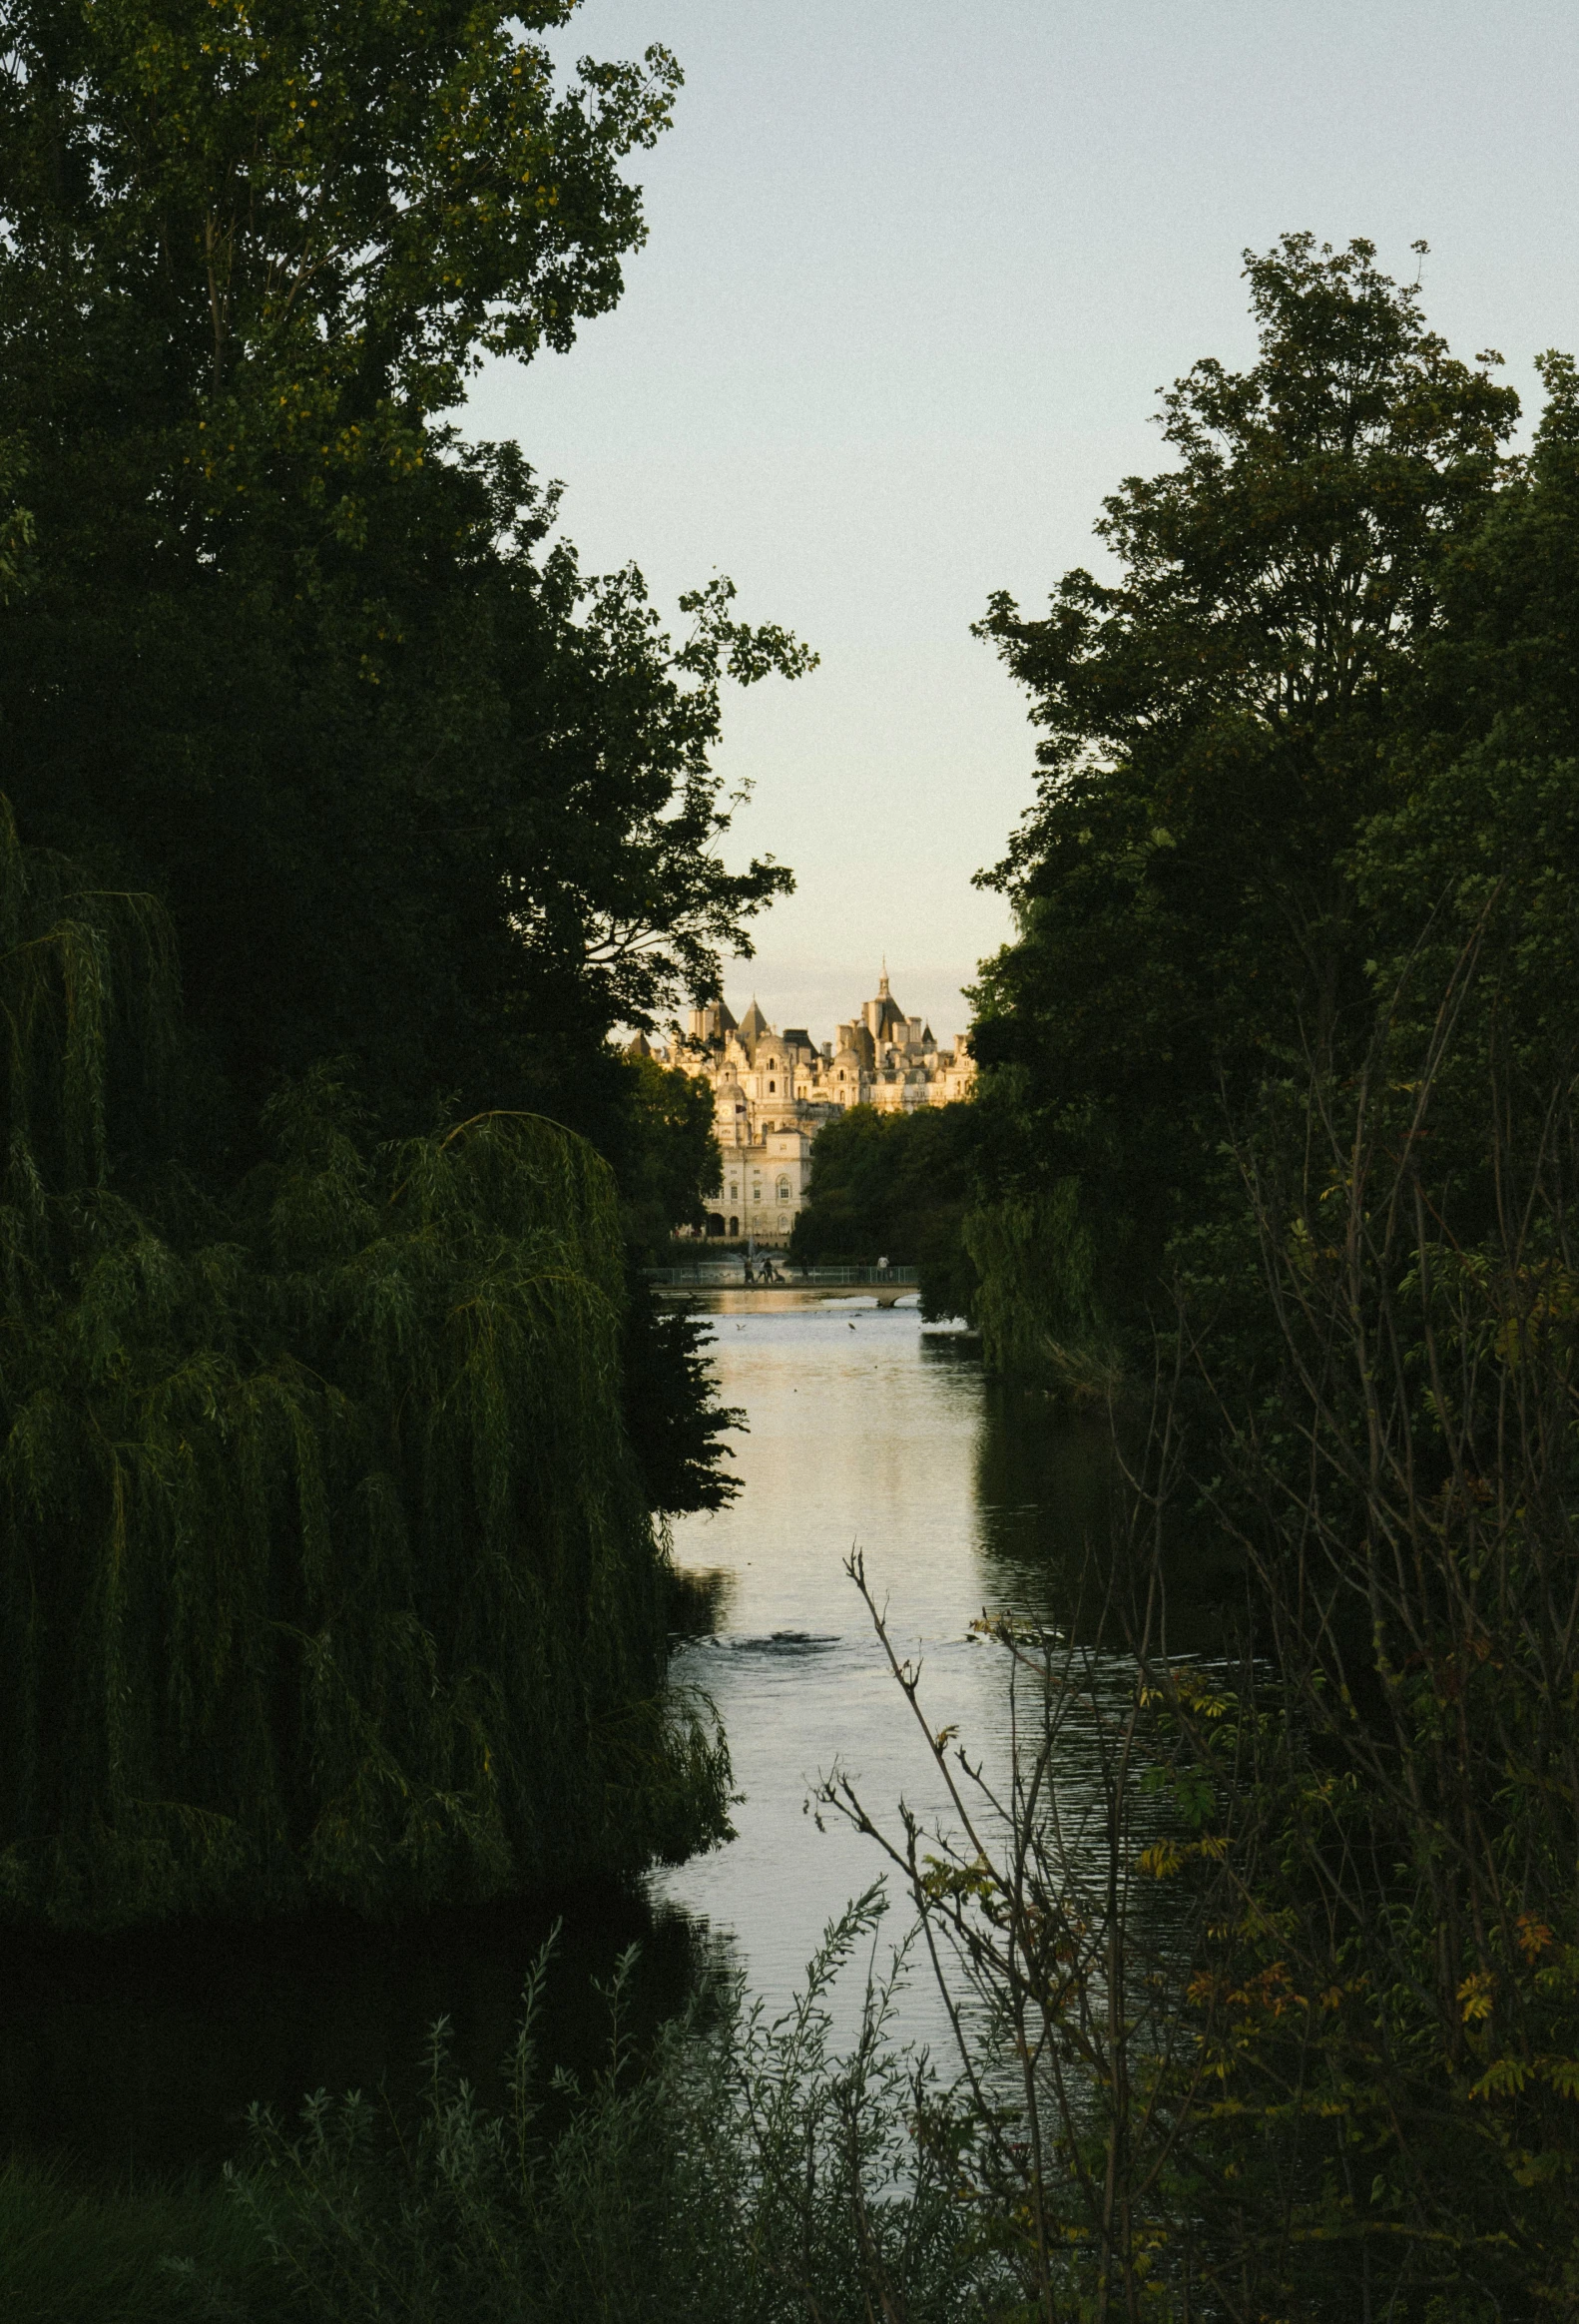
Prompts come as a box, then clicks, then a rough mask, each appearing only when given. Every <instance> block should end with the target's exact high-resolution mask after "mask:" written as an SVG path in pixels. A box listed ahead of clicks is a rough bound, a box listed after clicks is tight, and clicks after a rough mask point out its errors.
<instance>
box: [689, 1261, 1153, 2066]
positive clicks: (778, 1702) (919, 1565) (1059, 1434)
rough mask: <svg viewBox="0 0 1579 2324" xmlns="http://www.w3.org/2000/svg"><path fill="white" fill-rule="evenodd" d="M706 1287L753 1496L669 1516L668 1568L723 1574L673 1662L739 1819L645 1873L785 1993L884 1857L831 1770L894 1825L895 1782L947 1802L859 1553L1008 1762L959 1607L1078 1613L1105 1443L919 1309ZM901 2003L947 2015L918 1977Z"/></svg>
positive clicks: (928, 1681)
mask: <svg viewBox="0 0 1579 2324" xmlns="http://www.w3.org/2000/svg"><path fill="white" fill-rule="evenodd" d="M710 1305H711V1307H712V1310H713V1312H714V1315H715V1325H714V1329H715V1335H716V1346H717V1352H718V1362H719V1369H720V1375H721V1386H722V1390H723V1394H724V1398H725V1401H726V1402H727V1403H729V1404H732V1405H737V1406H740V1407H743V1408H744V1409H745V1411H746V1412H747V1414H748V1416H749V1419H750V1434H749V1435H747V1436H746V1437H745V1438H744V1439H742V1440H740V1441H739V1443H738V1457H737V1466H738V1471H739V1474H740V1476H741V1478H742V1482H743V1485H744V1490H743V1491H742V1493H741V1495H740V1498H739V1499H738V1500H737V1501H736V1502H735V1503H734V1504H733V1505H732V1506H731V1507H730V1508H728V1509H726V1510H722V1511H719V1512H718V1513H716V1514H713V1515H708V1516H698V1517H692V1518H688V1519H686V1520H685V1521H684V1522H683V1523H681V1524H680V1525H679V1526H677V1528H676V1539H675V1550H676V1558H677V1562H678V1563H679V1564H680V1565H681V1567H682V1568H683V1569H684V1570H685V1571H686V1572H687V1573H689V1574H693V1575H695V1576H697V1577H698V1578H699V1579H705V1580H707V1581H708V1582H710V1583H711V1589H710V1591H709V1595H710V1597H711V1599H712V1601H713V1603H714V1605H715V1606H716V1608H717V1614H716V1628H715V1630H714V1633H713V1635H712V1636H711V1637H708V1638H705V1639H702V1640H699V1641H697V1642H696V1643H695V1644H693V1645H692V1646H690V1647H689V1648H688V1649H687V1650H686V1652H685V1653H684V1654H683V1655H682V1657H681V1658H680V1660H679V1663H678V1671H679V1674H680V1675H681V1676H683V1677H686V1678H690V1679H693V1680H695V1681H696V1682H697V1683H699V1684H701V1685H703V1686H704V1687H706V1689H707V1691H708V1692H709V1693H710V1694H711V1695H712V1697H713V1699H714V1701H715V1702H716V1703H717V1704H718V1706H719V1709H720V1711H721V1712H722V1713H723V1716H724V1723H725V1727H726V1730H727V1732H728V1735H729V1739H730V1749H731V1753H732V1755H733V1759H734V1766H735V1776H736V1781H737V1784H738V1786H739V1788H740V1790H741V1791H742V1793H743V1794H744V1798H743V1800H742V1802H741V1804H740V1805H739V1807H738V1808H737V1810H736V1813H735V1822H736V1827H737V1835H738V1836H737V1838H736V1839H735V1840H734V1841H732V1842H731V1843H730V1844H729V1845H728V1846H726V1847H725V1848H722V1849H720V1850H718V1851H716V1852H715V1853H714V1854H712V1855H711V1856H708V1857H703V1858H700V1859H697V1860H695V1861H693V1862H692V1863H690V1864H688V1865H684V1866H681V1867H680V1868H679V1869H678V1870H676V1871H674V1872H672V1873H669V1874H667V1875H665V1876H664V1877H663V1878H662V1879H661V1880H660V1881H658V1882H655V1884H654V1893H655V1895H656V1896H657V1897H659V1898H660V1899H661V1900H662V1901H663V1903H665V1904H666V1905H668V1906H670V1907H676V1908H679V1909H680V1910H682V1911H683V1912H684V1913H685V1914H686V1915H687V1917H688V1918H690V1919H691V1920H693V1921H695V1922H699V1923H702V1924H704V1925H706V1927H707V1928H708V1929H709V1930H711V1931H716V1932H727V1933H728V1937H729V1948H728V1950H729V1953H730V1955H731V1957H732V1958H733V1959H734V1960H735V1961H736V1962H737V1963H738V1965H739V1966H740V1967H741V1968H742V1969H743V1970H744V1971H745V1973H746V1976H747V1979H748V1982H749V1984H750V1985H751V1987H752V1989H753V1990H754V1991H755V1992H758V1993H761V1994H763V1995H764V1996H765V1997H766V1998H767V1999H768V2000H769V2002H770V2004H773V2003H777V2002H779V2001H782V2000H783V1999H784V1998H785V1997H787V1996H788V1994H789V1991H790V1990H791V1989H792V1987H793V1986H794V1984H795V1982H796V1980H797V1979H798V1977H799V1974H800V1971H801V1969H802V1967H803V1965H804V1963H805V1961H806V1959H807V1957H808V1955H809V1954H810V1953H811V1951H812V1949H813V1948H814V1946H815V1944H816V1941H817V1938H818V1936H819V1935H820V1933H821V1931H822V1929H823V1927H824V1925H825V1924H826V1922H827V1921H828V1920H829V1919H830V1918H831V1917H833V1916H834V1915H836V1914H837V1913H838V1912H839V1911H840V1910H841V1908H842V1907H843V1906H844V1904H845V1903H846V1902H847V1901H848V1900H849V1899H850V1898H851V1897H853V1896H856V1895H858V1894H859V1893H860V1892H861V1891H862V1890H863V1889H864V1888H866V1887H867V1886H868V1885H869V1883H870V1882H871V1881H872V1880H873V1878H874V1877H876V1875H877V1874H878V1873H879V1872H881V1871H882V1869H883V1863H882V1858H881V1856H880V1853H879V1852H878V1851H877V1849H876V1847H875V1846H874V1844H873V1843H872V1842H871V1841H870V1840H869V1839H866V1838H863V1837H861V1836H860V1835H858V1834H857V1833H855V1832H854V1831H852V1830H851V1829H850V1828H849V1827H848V1826H847V1825H845V1824H842V1823H841V1822H840V1821H839V1820H838V1819H837V1818H836V1817H833V1816H830V1815H828V1813H827V1812H826V1811H824V1812H823V1813H822V1815H821V1818H820V1822H819V1821H818V1819H817V1817H816V1816H815V1814H814V1813H812V1812H808V1805H807V1803H808V1800H809V1798H810V1796H811V1794H812V1793H813V1792H814V1790H815V1788H816V1786H817V1784H818V1782H819V1780H820V1779H822V1778H825V1777H827V1776H829V1775H832V1774H834V1773H838V1774H841V1775H843V1776H845V1777H847V1778H848V1780H849V1781H850V1782H851V1784H852V1785H853V1786H854V1787H855V1788H856V1790H857V1791H858V1793H859V1795H860V1797H861V1799H862V1801H863V1802H864V1803H865V1804H866V1805H867V1807H868V1808H869V1809H870V1810H871V1811H872V1813H873V1814H874V1816H875V1818H876V1820H877V1821H879V1822H880V1823H883V1824H886V1825H892V1824H893V1823H894V1822H895V1820H896V1819H895V1817H894V1809H895V1807H896V1805H897V1802H898V1800H899V1799H900V1797H901V1796H902V1797H904V1798H905V1799H906V1800H907V1801H908V1802H909V1803H910V1805H911V1806H912V1807H913V1808H915V1809H917V1810H918V1811H919V1812H921V1813H923V1814H925V1815H935V1814H937V1813H939V1812H940V1811H941V1810H942V1809H943V1807H944V1805H945V1803H944V1801H943V1799H942V1798H941V1797H940V1796H939V1795H940V1786H939V1782H938V1778H937V1773H936V1769H935V1766H934V1764H933V1762H932V1760H931V1757H930V1755H929V1753H928V1751H927V1749H926V1745H925V1741H924V1738H923V1737H922V1736H921V1735H920V1733H919V1731H918V1729H917V1727H916V1724H915V1721H914V1717H913V1714H912V1713H911V1711H910V1709H909V1706H908V1705H907V1703H906V1702H905V1700H904V1697H903V1695H902V1694H901V1692H900V1690H899V1688H898V1686H897V1685H896V1684H895V1681H894V1678H893V1676H892V1673H891V1671H890V1669H889V1666H888V1663H887V1660H886V1658H885V1656H884V1653H883V1649H882V1646H881V1643H880V1641H879V1640H878V1638H877V1637H876V1635H875V1632H874V1630H873V1626H872V1623H871V1619H870V1616H869V1615H868V1613H867V1610H866V1608H865V1606H864V1605H863V1603H862V1602H861V1599H860V1596H859V1594H858V1592H857V1590H856V1588H855V1586H854V1584H853V1582H852V1581H851V1580H850V1579H849V1577H848V1575H847V1573H846V1571H845V1561H846V1559H847V1558H848V1557H849V1555H850V1553H851V1551H852V1550H855V1549H858V1550H859V1551H860V1552H861V1555H862V1557H863V1558H864V1562H865V1570H866V1575H867V1579H868V1582H869V1584H870V1585H871V1588H872V1591H873V1595H874V1596H875V1597H876V1599H877V1601H878V1603H879V1604H882V1603H884V1602H885V1603H886V1605H887V1608H888V1625H889V1630H890V1635H891V1638H892V1642H893V1645H894V1647H895V1650H896V1651H897V1652H898V1654H899V1655H900V1656H901V1657H905V1658H910V1659H912V1660H914V1659H918V1660H919V1661H920V1663H921V1666H922V1672H921V1698H920V1699H921V1702H922V1705H923V1707H924V1709H925V1711H926V1714H927V1717H928V1719H929V1721H930V1724H931V1725H932V1727H933V1728H934V1729H935V1728H937V1727H941V1726H943V1725H945V1724H948V1725H953V1726H956V1727H957V1728H958V1730H959V1732H960V1735H961V1736H962V1737H963V1738H964V1739H965V1740H966V1741H967V1742H968V1743H969V1744H970V1745H971V1747H972V1748H974V1749H981V1750H984V1751H985V1752H986V1753H987V1754H988V1757H989V1759H992V1760H998V1761H1001V1759H1002V1757H1003V1756H1004V1751H1005V1744H1006V1738H1007V1730H1008V1722H1009V1696H1008V1669H1007V1657H1006V1656H1005V1655H1004V1654H1003V1652H1002V1650H1001V1649H1000V1648H997V1647H995V1646H993V1645H991V1644H987V1643H983V1641H982V1639H981V1638H980V1636H979V1635H978V1634H976V1633H975V1632H973V1631H972V1630H971V1628H970V1623H971V1621H972V1618H973V1617H974V1616H976V1615H977V1614H979V1613H980V1612H981V1611H982V1610H983V1608H986V1609H988V1610H990V1611H991V1612H993V1613H1002V1612H1007V1613H1011V1614H1014V1615H1017V1616H1021V1617H1024V1618H1027V1619H1032V1620H1035V1621H1038V1622H1041V1623H1046V1624H1049V1625H1057V1624H1063V1623H1068V1622H1069V1621H1070V1619H1071V1617H1072V1612H1073V1607H1074V1603H1075V1600H1076V1597H1077V1595H1078V1590H1079V1581H1080V1575H1081V1572H1082V1569H1083V1567H1084V1564H1085V1559H1086V1551H1087V1548H1088V1546H1089V1545H1090V1544H1092V1543H1093V1542H1094V1541H1096V1540H1099V1539H1100V1537H1101V1535H1102V1532H1103V1531H1104V1529H1105V1520H1106V1504H1107V1489H1108V1479H1109V1475H1110V1468H1111V1455H1110V1449H1109V1445H1108V1440H1107V1435H1106V1431H1105V1428H1104V1427H1102V1426H1101V1425H1099V1424H1095V1423H1083V1422H1079V1421H1071V1420H1069V1419H1068V1418H1061V1417H1055V1416H1054V1414H1053V1413H1052V1411H1051V1408H1050V1407H1049V1405H1048V1403H1047V1401H1046V1399H1045V1398H1042V1397H1040V1396H1027V1395H1015V1394H1014V1393H1012V1392H1002V1391H993V1390H992V1389H990V1388H989V1386H988V1384H987V1383H985V1382H984V1380H983V1378H982V1373H981V1367H980V1363H979V1360H978V1358H977V1355H976V1352H975V1347H974V1343H973V1342H972V1341H971V1340H969V1339H967V1338H966V1337H965V1336H964V1335H962V1334H960V1333H958V1332H956V1331H948V1330H944V1331H931V1330H928V1329H926V1328H924V1327H923V1325H922V1323H921V1319H920V1316H919V1313H918V1312H917V1310H916V1309H915V1308H914V1307H913V1306H912V1307H908V1308H893V1309H879V1308H877V1307H875V1306H874V1305H873V1304H871V1303H870V1302H866V1303H863V1304H855V1303H853V1302H838V1303H822V1302H812V1301H807V1300H805V1299H803V1298H802V1297H800V1296H798V1295H795V1294H793V1293H787V1294H784V1295H771V1296H770V1298H768V1299H765V1298H764V1297H763V1296H762V1295H760V1294H759V1295H755V1296H753V1295H750V1294H746V1293H740V1294H728V1293H725V1294H721V1295H719V1296H718V1297H716V1298H715V1299H714V1300H713V1301H712V1302H711V1303H710ZM892 1885H893V1884H892V1883H890V1886H892ZM897 1901H898V1900H897V1898H896V1902H897ZM895 1918H896V1919H902V1915H896V1916H895ZM904 2021H905V2030H906V2031H907V2032H910V2033H921V2034H926V2035H929V2036H932V2037H936V2036H938V2035H939V2034H940V2033H941V2031H942V2027H941V2019H940V2013H939V2012H937V2011H936V2010H935V2009H934V2008H933V2007H931V2006H930V1997H929V1996H928V1995H927V1993H926V1992H925V1990H924V1988H921V1989H917V1990H912V1992H911V1995H910V1997H909V2000H908V2002H907V2005H906V2009H905V2012H904Z"/></svg>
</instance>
